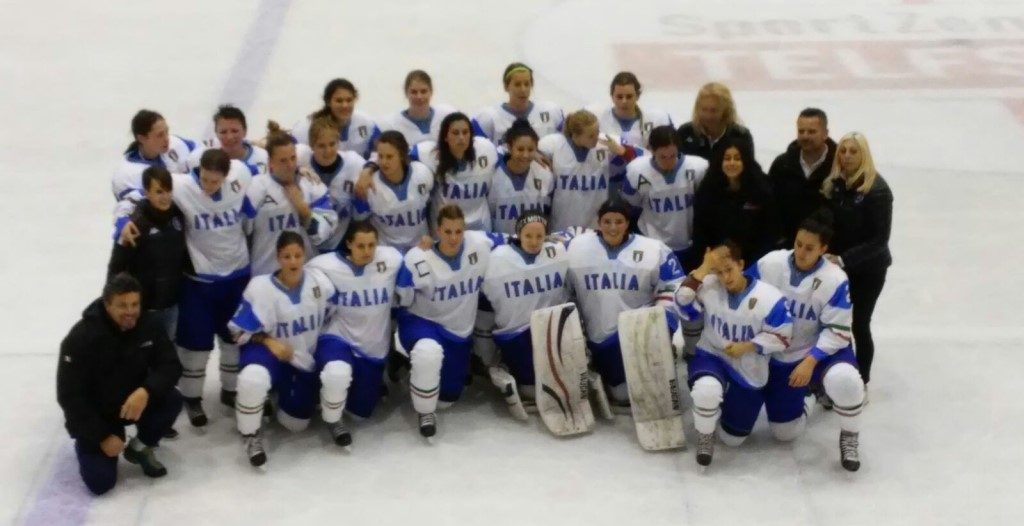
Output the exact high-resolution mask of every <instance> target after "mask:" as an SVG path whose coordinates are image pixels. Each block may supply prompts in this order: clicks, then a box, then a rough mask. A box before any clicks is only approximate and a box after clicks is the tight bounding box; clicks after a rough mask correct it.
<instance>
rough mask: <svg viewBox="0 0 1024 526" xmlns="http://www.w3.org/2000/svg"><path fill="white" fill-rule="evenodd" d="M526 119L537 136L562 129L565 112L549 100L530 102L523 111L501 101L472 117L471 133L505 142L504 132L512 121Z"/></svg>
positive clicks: (496, 141)
mask: <svg viewBox="0 0 1024 526" xmlns="http://www.w3.org/2000/svg"><path fill="white" fill-rule="evenodd" d="M519 119H526V120H527V121H529V122H530V126H532V127H533V131H535V132H537V135H538V136H539V137H543V136H545V135H548V134H550V133H558V132H560V131H562V124H564V123H565V114H563V113H562V109H561V108H559V107H558V106H556V105H555V104H553V103H550V102H531V103H530V107H529V108H528V109H527V110H526V112H525V113H516V112H514V111H512V110H511V109H510V108H509V107H508V104H506V103H502V104H497V105H494V106H488V107H486V108H483V109H482V110H480V112H479V113H477V114H476V116H474V117H473V134H474V135H477V136H482V137H487V138H488V139H490V140H491V142H493V143H494V144H502V143H504V142H505V132H507V131H508V129H509V128H511V127H512V123H514V122H515V121H517V120H519Z"/></svg>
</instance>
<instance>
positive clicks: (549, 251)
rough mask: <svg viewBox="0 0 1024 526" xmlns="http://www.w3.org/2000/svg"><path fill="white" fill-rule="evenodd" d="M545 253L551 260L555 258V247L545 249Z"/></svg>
mask: <svg viewBox="0 0 1024 526" xmlns="http://www.w3.org/2000/svg"><path fill="white" fill-rule="evenodd" d="M544 253H545V254H547V255H548V257H549V258H554V257H555V247H544Z"/></svg>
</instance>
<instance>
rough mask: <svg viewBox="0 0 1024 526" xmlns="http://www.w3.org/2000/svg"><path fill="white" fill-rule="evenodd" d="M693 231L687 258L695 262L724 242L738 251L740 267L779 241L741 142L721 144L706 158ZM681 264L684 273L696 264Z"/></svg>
mask: <svg viewBox="0 0 1024 526" xmlns="http://www.w3.org/2000/svg"><path fill="white" fill-rule="evenodd" d="M693 230H694V249H693V250H691V251H690V254H691V255H693V256H694V257H697V258H700V257H703V255H704V250H705V249H706V248H708V247H713V246H717V245H720V244H722V242H723V241H725V240H727V239H731V240H732V241H733V242H735V243H736V244H737V245H739V246H740V249H741V250H742V251H743V259H744V260H745V261H757V260H758V259H760V258H761V256H763V255H765V254H767V253H768V252H769V251H770V250H772V248H773V247H774V244H775V243H776V241H777V240H778V237H779V226H778V214H777V210H776V208H775V201H774V199H773V198H772V194H771V190H770V187H769V185H768V178H767V176H765V174H764V172H762V171H761V167H760V166H759V165H758V164H757V163H756V162H755V161H754V152H753V150H752V149H750V146H749V144H748V143H746V142H745V141H736V142H732V141H729V142H726V143H725V144H724V145H723V146H722V149H721V150H719V151H718V152H716V153H715V155H714V156H713V157H712V159H711V164H710V166H709V167H708V172H707V175H705V176H704V180H703V181H701V183H700V187H699V188H698V189H697V194H696V197H695V200H694V208H693ZM687 263H688V265H687V264H684V267H685V268H696V267H697V266H698V265H699V264H700V261H699V260H696V261H689V262H687Z"/></svg>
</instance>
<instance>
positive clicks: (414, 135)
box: [380, 104, 455, 144]
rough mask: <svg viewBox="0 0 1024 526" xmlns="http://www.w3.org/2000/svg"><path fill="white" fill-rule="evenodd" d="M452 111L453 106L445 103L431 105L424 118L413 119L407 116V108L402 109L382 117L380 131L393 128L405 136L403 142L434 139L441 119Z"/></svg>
mask: <svg viewBox="0 0 1024 526" xmlns="http://www.w3.org/2000/svg"><path fill="white" fill-rule="evenodd" d="M452 113H455V108H453V107H451V106H448V105H447V104H438V105H437V106H431V107H430V115H429V116H427V118H425V119H413V118H412V117H410V116H409V110H402V111H400V112H398V113H395V114H394V115H391V116H390V117H388V118H386V119H383V120H382V121H381V124H380V131H382V132H385V131H388V130H395V131H397V132H399V133H401V134H402V135H403V136H404V137H405V142H407V143H409V144H419V143H421V142H423V141H436V140H437V135H438V133H440V132H441V121H443V120H444V118H445V117H447V116H448V115H450V114H452Z"/></svg>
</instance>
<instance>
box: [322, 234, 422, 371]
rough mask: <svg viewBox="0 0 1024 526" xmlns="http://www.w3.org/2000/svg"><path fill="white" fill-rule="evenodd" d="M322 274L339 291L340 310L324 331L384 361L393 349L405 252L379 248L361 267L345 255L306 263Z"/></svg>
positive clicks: (339, 254) (357, 349)
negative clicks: (394, 317)
mask: <svg viewBox="0 0 1024 526" xmlns="http://www.w3.org/2000/svg"><path fill="white" fill-rule="evenodd" d="M306 266H307V267H309V268H315V269H319V270H320V271H322V272H323V273H324V274H325V275H326V276H327V278H328V279H330V280H331V283H332V284H333V285H334V288H335V290H336V291H337V298H336V302H337V310H336V311H335V313H334V315H333V316H331V319H330V321H328V322H327V326H326V327H325V328H324V330H323V333H324V334H325V335H331V336H335V337H337V338H340V339H341V340H342V341H344V342H345V343H347V344H349V345H350V346H351V347H353V348H354V349H355V352H356V353H357V354H360V355H363V356H366V357H369V358H373V359H375V360H382V359H384V357H385V356H387V354H388V349H390V346H391V307H392V306H394V305H397V301H396V295H395V280H396V278H397V276H398V271H399V270H400V269H401V268H402V253H401V252H399V251H398V250H395V249H394V248H391V247H377V250H376V252H375V253H374V255H373V261H371V262H370V263H368V264H367V265H365V266H362V267H357V266H355V264H353V263H352V261H350V260H349V259H348V258H347V257H345V256H344V255H343V254H341V252H332V253H330V254H321V255H319V256H317V257H315V258H313V260H312V261H310V262H309V263H307V264H306Z"/></svg>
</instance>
